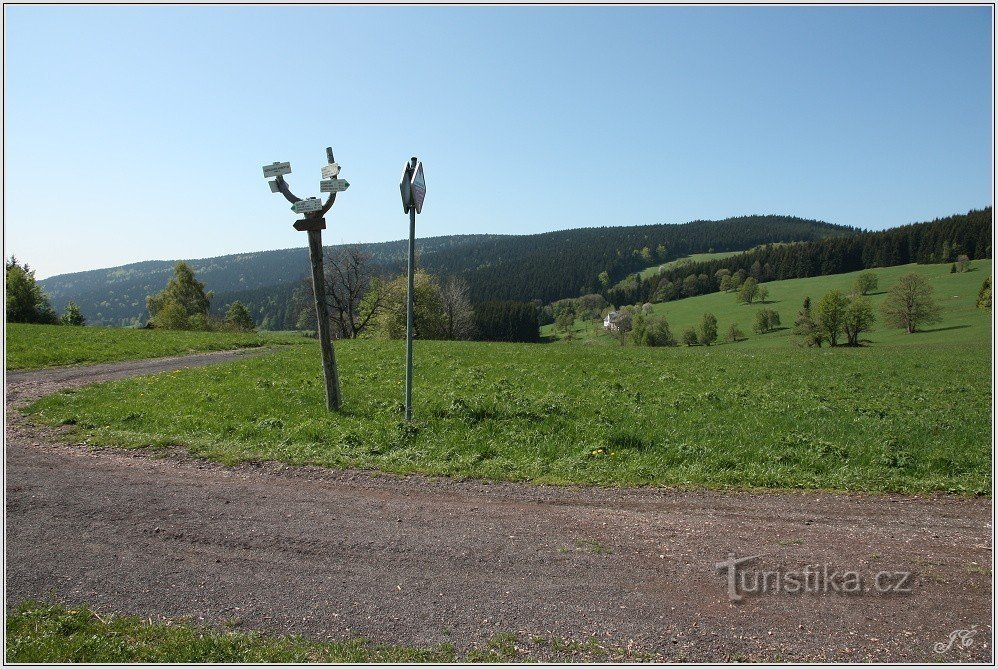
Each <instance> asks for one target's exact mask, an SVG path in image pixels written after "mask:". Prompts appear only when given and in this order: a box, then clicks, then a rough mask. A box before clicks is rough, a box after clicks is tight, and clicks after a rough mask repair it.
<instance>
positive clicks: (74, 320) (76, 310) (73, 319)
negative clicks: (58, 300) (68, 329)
mask: <svg viewBox="0 0 998 669" xmlns="http://www.w3.org/2000/svg"><path fill="white" fill-rule="evenodd" d="M62 324H63V325H79V326H82V325H86V324H87V319H86V317H85V316H84V315H83V312H82V311H80V307H78V306H77V305H76V302H72V301H70V303H69V304H67V305H66V311H65V313H63V314H62Z"/></svg>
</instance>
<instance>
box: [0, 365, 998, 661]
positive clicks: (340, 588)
mask: <svg viewBox="0 0 998 669" xmlns="http://www.w3.org/2000/svg"><path fill="white" fill-rule="evenodd" d="M235 355H238V354H234V353H215V354H208V355H201V356H191V357H186V358H173V359H169V360H152V361H143V362H131V363H122V364H111V365H101V366H97V367H86V368H74V369H68V370H67V369H58V370H43V371H37V372H22V373H16V374H14V373H11V374H8V375H7V407H6V419H7V424H6V474H7V477H6V482H5V485H6V555H5V557H6V593H7V598H8V599H7V602H8V606H10V605H12V604H15V603H17V602H19V601H22V600H24V599H27V598H36V599H56V600H60V601H65V602H68V603H85V604H89V605H90V606H92V607H93V608H94V609H95V610H97V611H100V612H118V613H130V614H139V615H141V616H143V617H152V618H154V619H155V618H157V617H167V618H178V617H183V616H191V617H193V618H194V620H196V621H203V622H204V623H206V624H212V625H215V624H221V623H228V624H238V625H240V626H242V627H243V628H249V629H260V630H267V631H273V632H282V633H283V632H294V633H298V634H303V635H306V636H309V637H314V638H320V639H325V638H342V637H346V636H358V635H359V636H364V637H367V638H369V639H371V640H373V641H379V642H392V643H406V644H419V645H426V644H435V643H443V642H449V643H453V644H455V645H456V646H458V647H459V648H462V647H466V646H467V645H479V644H481V643H483V642H485V641H487V640H488V639H489V638H491V637H493V636H494V635H495V634H497V633H501V632H511V633H515V634H516V635H517V636H518V637H519V639H520V643H521V644H522V645H523V646H524V647H530V648H534V649H538V648H541V646H539V645H537V644H536V642H532V641H531V639H532V638H533V637H535V636H537V637H546V638H562V639H572V640H577V641H583V642H590V641H592V640H595V641H596V642H597V643H598V644H601V645H612V646H615V647H618V648H623V649H625V650H626V649H630V651H631V652H632V653H633V655H632V656H633V657H642V656H648V655H650V656H652V657H656V658H658V659H666V660H686V661H724V660H753V659H755V660H771V661H779V660H812V661H821V660H825V661H836V660H847V661H858V660H873V661H894V662H897V661H939V660H942V661H978V662H981V661H991V660H992V657H993V654H992V638H993V637H992V633H993V630H992V626H991V621H992V609H991V601H992V594H993V588H992V576H991V574H992V544H991V536H992V526H991V522H992V521H991V519H992V503H991V500H990V499H972V498H966V497H957V496H902V495H861V494H843V493H826V492H806V493H805V492H789V493H784V492H780V493H749V492H712V491H704V490H690V491H683V490H675V489H663V488H644V489H604V488H583V487H566V488H562V487H551V486H530V485H521V484H508V483H499V484H488V483H480V482H460V481H452V480H437V479H425V478H422V477H396V476H388V475H376V474H372V473H370V472H357V471H331V470H323V469H319V468H309V467H287V466H282V465H278V464H274V463H266V464H260V465H242V466H237V467H224V466H221V465H217V464H214V463H209V462H203V461H199V460H195V459H192V458H190V457H188V456H187V455H186V454H185V453H182V452H177V453H173V454H169V455H167V456H165V457H164V456H163V454H162V452H160V453H159V454H158V455H157V454H151V453H150V454H145V453H141V452H130V451H123V450H122V451H119V450H115V449H105V450H100V451H94V450H90V449H88V448H86V447H85V446H82V445H80V444H73V443H68V442H67V440H68V439H69V437H67V436H66V435H65V433H64V432H62V431H61V430H58V429H51V428H45V427H40V426H36V425H32V424H31V423H30V422H29V421H27V420H26V419H25V418H24V417H22V416H21V414H20V413H19V412H18V411H16V410H15V409H13V408H12V407H13V406H19V405H21V404H24V403H26V402H28V401H30V400H31V399H33V398H36V397H39V396H41V395H43V394H46V393H50V392H55V391H57V390H59V389H61V388H66V387H71V386H79V385H84V384H87V383H94V382H99V381H105V380H109V379H116V378H123V377H125V376H134V375H138V374H147V373H156V372H163V371H168V370H172V369H176V368H180V367H188V366H193V365H201V364H208V363H212V362H219V361H224V360H228V359H231V358H233V357H235ZM244 355H245V354H244ZM732 552H733V553H736V554H737V555H738V556H740V557H741V556H754V555H758V556H760V557H757V558H756V559H754V560H751V561H749V562H747V563H745V564H743V565H742V566H741V567H740V569H742V570H744V572H743V573H745V577H746V581H745V582H746V584H747V585H749V586H751V584H752V581H753V580H754V575H755V573H756V572H757V571H768V572H780V573H781V574H783V575H787V574H788V573H789V572H800V571H802V570H803V569H804V568H805V566H807V565H809V564H810V565H820V566H824V565H828V568H829V571H836V570H837V571H838V573H839V574H843V570H855V571H858V572H860V573H861V576H862V578H863V585H864V586H865V587H868V588H870V591H868V592H862V593H855V594H844V593H833V592H824V593H814V592H808V593H801V592H798V593H795V594H789V593H786V592H783V593H773V592H770V593H768V594H745V593H742V594H743V599H742V601H740V602H738V603H732V602H731V601H729V598H728V590H727V577H726V572H725V571H723V570H718V569H716V568H715V563H718V562H720V561H722V560H724V559H726V556H727V555H728V554H729V553H732ZM822 569H823V567H819V571H821V570H822ZM881 571H884V572H888V573H890V574H892V576H890V577H888V579H889V580H888V581H887V582H885V583H888V584H891V585H898V582H899V581H900V579H901V577H898V576H893V574H895V573H896V572H912V573H913V574H914V575H913V576H912V577H911V578H910V579H909V581H908V582H907V583H901V584H900V585H901V587H902V588H904V587H905V586H910V588H911V592H910V593H898V592H889V593H886V594H881V593H877V592H875V587H874V584H875V580H874V579H875V575H876V574H877V573H878V572H881ZM739 578H741V577H739ZM774 578H775V577H774ZM774 582H775V581H770V582H769V583H770V584H772V583H774ZM783 583H784V586H786V585H787V583H789V581H788V580H785V581H783ZM808 583H809V585H808V587H809V588H810V584H811V583H812V582H811V581H809V582H808ZM773 587H775V586H773ZM788 588H789V586H788ZM958 630H970V633H969V635H967V634H965V635H964V637H963V638H964V639H966V640H969V641H970V642H971V643H970V644H969V645H964V644H963V643H962V642H961V637H956V638H955V639H954V643H953V644H952V645H951V646H950V648H949V649H948V650H946V651H945V652H943V653H939V654H937V653H936V652H935V651H934V644H936V643H938V642H944V643H943V647H945V646H946V645H947V644H949V640H950V635H951V634H952V633H954V632H956V631H958ZM940 648H942V647H940ZM538 652H539V657H543V651H538ZM579 657H585V654H582V655H579Z"/></svg>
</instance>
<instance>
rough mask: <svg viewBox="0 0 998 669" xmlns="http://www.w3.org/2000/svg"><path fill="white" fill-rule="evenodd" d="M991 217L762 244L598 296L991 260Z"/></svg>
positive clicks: (674, 292)
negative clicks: (723, 280)
mask: <svg viewBox="0 0 998 669" xmlns="http://www.w3.org/2000/svg"><path fill="white" fill-rule="evenodd" d="M991 217H992V211H991V208H990V207H988V208H986V209H983V210H974V211H970V212H968V213H966V214H961V215H956V216H949V217H947V218H942V219H936V220H934V221H930V222H927V223H914V224H911V225H904V226H901V227H897V228H891V229H888V230H882V231H878V232H861V233H857V234H855V235H852V236H849V237H829V238H827V239H822V240H817V241H809V242H799V243H790V244H765V245H762V246H760V247H758V248H754V249H752V250H750V251H746V252H745V253H742V254H739V255H735V256H730V257H727V258H722V259H718V260H710V261H706V262H699V263H687V264H682V265H678V266H675V267H672V268H670V269H667V270H665V271H663V272H660V273H658V274H656V275H654V276H651V277H649V278H647V279H644V280H642V279H641V278H640V277H639V276H637V275H634V276H632V277H630V278H629V280H625V281H622V282H620V283H618V284H617V285H614V286H613V287H612V288H609V289H608V290H606V291H602V294H603V295H604V296H605V297H606V299H607V301H608V302H610V303H611V304H616V305H624V304H639V303H643V302H664V301H668V300H673V299H678V298H682V297H691V296H693V295H700V294H703V293H706V292H713V291H715V290H718V287H719V286H718V273H722V274H723V273H724V272H725V271H726V272H727V273H728V274H731V275H733V274H735V273H736V272H738V271H739V270H741V271H742V272H744V273H745V274H746V275H748V276H752V277H754V278H755V279H756V280H758V281H773V280H778V279H798V278H803V277H809V276H821V275H826V274H841V273H843V272H853V271H856V270H861V269H869V268H874V267H890V266H894V265H905V264H908V263H940V262H954V261H956V260H957V258H958V257H959V256H961V255H967V256H968V257H969V258H971V259H977V258H990V257H991V254H992V249H991ZM597 292H598V291H597Z"/></svg>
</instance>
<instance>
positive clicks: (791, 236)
mask: <svg viewBox="0 0 998 669" xmlns="http://www.w3.org/2000/svg"><path fill="white" fill-rule="evenodd" d="M858 232H859V230H857V229H856V228H849V227H845V226H839V225H832V224H830V223H823V222H821V221H812V220H807V219H802V218H795V217H792V216H741V217H737V218H728V219H725V220H722V221H692V222H690V223H682V224H678V225H639V226H633V227H620V228H580V229H575V230H559V231H557V232H547V233H543V234H538V235H525V236H516V237H500V238H493V239H489V240H485V241H484V242H483V243H481V244H479V245H476V248H475V249H473V254H474V255H473V257H470V258H468V261H467V262H466V263H465V264H464V267H463V268H462V267H461V266H460V265H461V264H460V263H457V262H453V261H452V260H451V256H452V255H453V254H457V253H461V252H462V251H463V250H461V249H456V248H452V249H450V250H448V251H445V252H443V253H441V254H439V257H438V258H437V259H435V261H436V262H439V263H440V267H441V268H442V269H443V268H446V269H448V270H449V271H452V272H454V271H456V272H457V273H459V274H461V275H462V276H464V277H465V278H466V279H467V280H468V282H469V283H470V284H471V297H472V301H474V302H483V301H486V300H532V299H540V300H541V301H543V302H550V301H552V300H556V299H559V298H562V297H577V296H579V295H583V294H586V293H595V292H599V291H600V290H602V289H603V286H602V284H601V282H600V279H599V275H600V273H601V272H606V273H607V278H608V280H609V283H610V285H612V284H613V283H615V282H616V281H617V280H619V279H622V278H623V277H625V276H627V275H628V274H630V273H631V272H634V271H637V270H639V269H642V268H644V267H647V266H649V265H651V264H653V263H655V262H665V261H668V260H674V259H676V258H680V257H683V256H686V255H689V254H691V253H704V252H708V251H742V250H745V249H748V248H751V247H753V246H758V245H759V244H767V243H771V242H789V241H810V240H816V239H824V238H827V237H838V236H849V235H852V234H855V233H858ZM426 265H427V267H428V268H429V265H430V263H429V262H428V263H426ZM431 271H432V270H431Z"/></svg>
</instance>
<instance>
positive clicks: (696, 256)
mask: <svg viewBox="0 0 998 669" xmlns="http://www.w3.org/2000/svg"><path fill="white" fill-rule="evenodd" d="M739 253H745V252H744V251H720V252H718V253H693V254H691V255H688V256H685V257H683V258H679V259H677V260H672V261H669V262H667V263H664V264H659V265H652V266H651V267H646V268H645V269H643V270H641V272H640V274H641V278H642V279H647V278H649V277H652V276H655V275H656V274H658V273H659V272H663V271H665V270H667V269H671V268H673V267H675V266H676V265H681V264H686V263H690V262H707V261H708V260H718V259H720V258H727V257H729V256H736V255H738V254H739Z"/></svg>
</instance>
